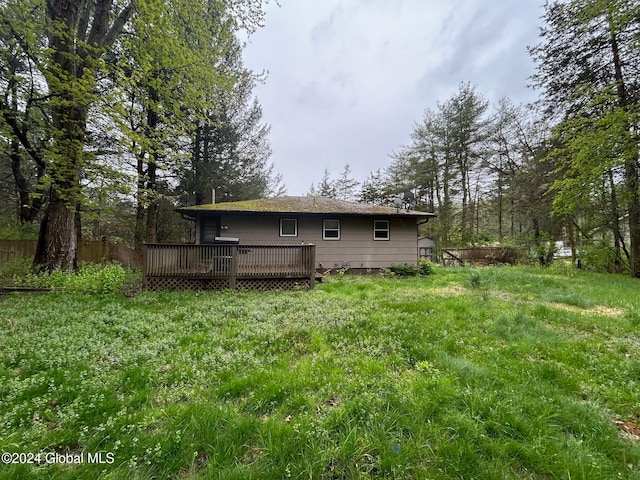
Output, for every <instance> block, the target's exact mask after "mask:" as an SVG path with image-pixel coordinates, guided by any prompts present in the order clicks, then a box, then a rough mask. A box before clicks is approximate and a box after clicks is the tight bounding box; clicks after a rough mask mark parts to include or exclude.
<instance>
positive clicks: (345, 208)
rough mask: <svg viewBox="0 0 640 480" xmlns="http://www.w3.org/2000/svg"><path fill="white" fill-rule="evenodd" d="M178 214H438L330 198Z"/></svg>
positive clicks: (242, 204)
mask: <svg viewBox="0 0 640 480" xmlns="http://www.w3.org/2000/svg"><path fill="white" fill-rule="evenodd" d="M176 211H177V212H179V213H183V214H185V215H188V216H191V217H197V216H202V215H207V214H208V213H247V214H276V213H287V214H319V215H327V214H330V215H385V216H394V217H396V216H403V217H406V216H409V217H417V218H425V219H426V218H431V217H435V216H436V215H435V214H434V213H429V212H419V211H416V210H405V209H404V208H393V207H381V206H378V205H369V204H366V203H356V202H347V201H345V200H338V199H336V198H326V197H274V198H261V199H258V200H244V201H241V202H223V203H211V204H206V205H195V206H192V207H182V208H177V209H176Z"/></svg>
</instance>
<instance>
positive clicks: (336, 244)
mask: <svg viewBox="0 0 640 480" xmlns="http://www.w3.org/2000/svg"><path fill="white" fill-rule="evenodd" d="M281 218H296V219H297V220H298V235H297V236H296V237H280V219H281ZM324 219H338V220H340V240H323V239H322V222H323V220H324ZM374 220H389V226H390V234H389V237H390V238H389V240H374V239H373V221H374ZM198 223H199V222H198ZM220 223H221V225H222V226H227V227H228V229H223V230H222V231H221V232H220V233H221V235H222V236H224V237H237V238H239V239H240V244H241V245H298V244H300V243H305V244H306V243H313V244H315V245H316V267H317V268H321V267H320V266H322V268H325V269H328V268H340V267H342V266H343V265H344V264H348V265H349V266H350V267H351V268H384V267H390V266H391V265H393V264H396V263H405V262H406V263H415V262H417V260H418V248H417V246H418V228H417V224H416V219H415V218H411V217H407V218H398V217H391V218H389V217H384V216H380V217H374V216H363V217H358V216H341V215H336V216H330V215H327V216H324V215H281V216H280V215H225V214H222V215H221V218H220ZM198 229H199V228H198ZM196 233H198V236H197V237H196V238H200V237H199V232H196Z"/></svg>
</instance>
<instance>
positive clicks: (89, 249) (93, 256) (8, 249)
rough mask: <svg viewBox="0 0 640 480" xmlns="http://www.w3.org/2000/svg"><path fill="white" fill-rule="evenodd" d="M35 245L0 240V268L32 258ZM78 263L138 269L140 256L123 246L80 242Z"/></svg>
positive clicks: (33, 241)
mask: <svg viewBox="0 0 640 480" xmlns="http://www.w3.org/2000/svg"><path fill="white" fill-rule="evenodd" d="M37 243H38V242H37V240H0V267H2V266H3V265H4V264H6V263H7V262H10V261H11V260H14V259H16V258H33V256H34V255H35V253H36V245H37ZM78 261H80V262H90V263H103V262H120V263H121V264H122V265H124V266H125V267H140V266H142V254H141V253H140V252H138V251H136V250H134V249H132V248H129V247H125V246H123V245H116V244H113V243H110V242H101V241H86V242H80V245H78Z"/></svg>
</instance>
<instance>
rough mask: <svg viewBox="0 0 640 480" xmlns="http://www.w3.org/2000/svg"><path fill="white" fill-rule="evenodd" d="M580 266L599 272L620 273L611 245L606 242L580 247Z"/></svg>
mask: <svg viewBox="0 0 640 480" xmlns="http://www.w3.org/2000/svg"><path fill="white" fill-rule="evenodd" d="M578 256H579V258H580V262H581V263H582V268H584V269H585V270H590V271H593V272H600V273H620V272H619V271H618V270H619V267H618V266H617V265H616V254H615V251H614V249H613V246H612V245H610V244H608V243H607V242H599V243H597V244H595V245H586V246H583V247H580V252H579V254H578Z"/></svg>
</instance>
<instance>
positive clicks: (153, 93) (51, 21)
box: [0, 0, 282, 270]
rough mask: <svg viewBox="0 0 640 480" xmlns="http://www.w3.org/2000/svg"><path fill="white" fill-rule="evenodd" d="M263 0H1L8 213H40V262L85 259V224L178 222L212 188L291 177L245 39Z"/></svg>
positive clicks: (235, 190) (262, 189) (59, 264)
mask: <svg viewBox="0 0 640 480" xmlns="http://www.w3.org/2000/svg"><path fill="white" fill-rule="evenodd" d="M262 3H263V1H262V0H135V1H134V0H6V1H3V2H0V57H1V59H2V60H1V62H0V88H1V89H2V92H1V95H0V138H1V139H2V149H1V150H0V155H1V156H0V195H2V202H1V208H2V211H1V212H0V214H1V215H2V217H3V218H4V219H5V222H6V219H7V218H10V217H11V216H13V215H15V216H16V217H17V219H18V221H19V222H20V223H22V224H30V223H33V222H39V224H40V233H39V242H38V252H37V254H36V258H35V260H34V266H36V267H38V268H42V269H45V270H52V269H55V268H62V269H72V268H74V266H75V262H76V251H77V244H78V241H79V239H81V238H82V236H90V237H93V238H94V239H96V238H100V237H102V236H103V235H109V236H110V237H111V238H113V237H115V238H114V239H116V240H118V239H119V240H120V241H125V242H127V243H133V244H134V246H140V245H141V244H142V243H143V242H155V241H159V240H167V239H169V238H171V237H175V236H176V235H180V234H181V228H180V226H179V225H176V222H175V221H173V218H174V216H173V215H171V213H172V211H173V208H174V207H175V206H176V204H179V203H180V202H183V203H184V204H186V203H194V202H196V201H201V200H202V199H203V197H204V195H205V192H207V191H211V189H212V188H215V189H216V190H218V191H219V192H220V194H221V195H222V196H223V197H228V198H230V199H239V198H252V197H255V196H265V195H268V194H269V193H271V192H272V191H274V190H275V191H276V192H277V191H278V190H281V189H282V187H281V185H280V184H279V178H278V177H277V176H275V175H274V173H273V166H272V164H271V163H270V160H269V157H270V153H271V151H270V146H269V141H268V138H267V136H268V132H269V127H268V126H267V125H265V124H264V123H263V122H262V112H261V108H260V105H259V103H258V102H257V100H256V99H255V98H254V96H253V94H252V90H253V88H254V86H255V84H256V82H257V81H259V80H260V76H259V75H256V74H254V73H253V72H251V71H250V70H248V69H247V68H245V67H244V65H243V63H242V58H241V54H242V42H241V41H240V40H239V39H238V37H239V33H240V32H245V33H244V34H243V35H246V34H247V33H249V34H250V33H251V32H252V31H254V30H255V29H256V28H258V27H259V26H260V24H261V22H262V16H263V11H262V7H263V5H262ZM163 216H164V217H163ZM132 233H133V235H132Z"/></svg>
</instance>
